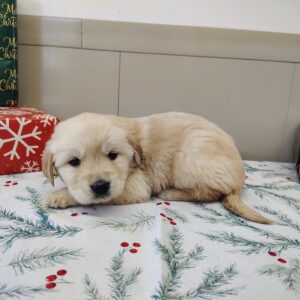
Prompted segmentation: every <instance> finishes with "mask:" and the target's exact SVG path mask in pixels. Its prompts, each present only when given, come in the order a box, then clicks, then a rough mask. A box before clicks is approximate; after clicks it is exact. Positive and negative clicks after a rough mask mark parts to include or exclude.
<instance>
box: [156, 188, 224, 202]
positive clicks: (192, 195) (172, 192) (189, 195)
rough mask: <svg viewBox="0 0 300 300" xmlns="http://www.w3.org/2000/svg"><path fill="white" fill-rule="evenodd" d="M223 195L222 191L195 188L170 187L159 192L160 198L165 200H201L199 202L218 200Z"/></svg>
mask: <svg viewBox="0 0 300 300" xmlns="http://www.w3.org/2000/svg"><path fill="white" fill-rule="evenodd" d="M220 196H221V194H220V193H216V192H214V191H211V192H210V193H209V192H208V191H198V190H193V189H182V190H181V189H175V188H173V189H168V190H164V191H162V192H161V193H159V194H158V197H159V198H162V199H164V200H174V201H199V202H211V201H215V200H218V198H219V197H220Z"/></svg>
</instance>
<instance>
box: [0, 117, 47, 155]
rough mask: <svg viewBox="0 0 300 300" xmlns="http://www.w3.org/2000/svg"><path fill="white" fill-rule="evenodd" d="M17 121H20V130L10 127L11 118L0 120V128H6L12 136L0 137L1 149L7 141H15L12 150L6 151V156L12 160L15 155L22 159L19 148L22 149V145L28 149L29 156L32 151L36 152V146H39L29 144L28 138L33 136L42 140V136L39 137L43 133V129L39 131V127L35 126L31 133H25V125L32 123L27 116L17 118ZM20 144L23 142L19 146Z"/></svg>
mask: <svg viewBox="0 0 300 300" xmlns="http://www.w3.org/2000/svg"><path fill="white" fill-rule="evenodd" d="M16 120H17V122H18V123H19V128H18V132H14V131H13V130H12V129H11V128H10V127H9V119H8V118H7V119H6V120H5V123H4V121H0V130H6V131H7V132H9V133H10V134H11V135H12V137H10V138H7V139H1V138H0V149H1V148H2V146H3V145H4V144H5V143H9V142H14V143H13V147H12V149H11V150H10V151H8V152H6V153H4V156H9V157H10V160H13V159H14V158H15V157H16V158H17V159H20V155H19V153H18V150H20V147H21V145H23V147H24V148H25V149H26V156H29V154H30V153H33V154H34V153H35V150H34V149H35V148H38V146H37V145H29V144H28V143H27V142H26V139H28V138H30V137H33V138H35V139H37V140H41V138H40V137H39V135H40V134H41V133H42V132H41V131H37V130H38V127H37V126H35V127H34V129H33V131H32V132H30V133H26V134H24V133H23V131H24V127H25V126H26V125H28V124H30V123H31V120H27V121H26V120H25V118H16ZM19 144H21V145H20V146H19Z"/></svg>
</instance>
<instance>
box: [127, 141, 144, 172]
mask: <svg viewBox="0 0 300 300" xmlns="http://www.w3.org/2000/svg"><path fill="white" fill-rule="evenodd" d="M129 144H130V145H131V147H132V149H133V159H134V162H135V163H136V164H137V165H138V166H139V167H141V166H142V158H143V152H142V148H141V147H140V145H139V143H138V140H137V139H134V138H129Z"/></svg>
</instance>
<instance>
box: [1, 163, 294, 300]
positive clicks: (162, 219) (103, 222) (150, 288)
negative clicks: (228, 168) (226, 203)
mask: <svg viewBox="0 0 300 300" xmlns="http://www.w3.org/2000/svg"><path fill="white" fill-rule="evenodd" d="M245 164H246V169H247V177H246V184H245V190H244V193H243V201H244V202H245V203H247V204H248V205H250V206H252V207H255V208H256V209H257V210H259V211H261V212H262V213H263V214H264V215H266V216H268V217H269V218H271V219H273V220H274V221H275V222H276V224H274V225H261V224H256V223H252V222H249V221H245V220H243V219H241V218H239V217H237V216H235V215H233V214H231V213H230V212H228V211H226V210H225V209H224V208H223V206H222V205H221V203H211V204H205V205H203V204H197V203H183V202H165V201H163V200H161V199H152V200H151V201H149V202H148V203H145V204H137V205H128V206H109V205H107V206H99V207H89V208H86V207H78V208H70V209H65V210H54V209H47V208H45V207H44V205H43V203H44V198H45V197H46V196H47V195H48V194H49V193H50V192H51V191H52V187H51V186H50V185H49V184H48V183H47V182H46V180H45V177H43V175H42V173H31V174H20V175H13V176H1V177H0V247H1V254H0V299H64V300H67V299H72V300H76V299H79V300H81V299H83V300H84V299H95V300H96V299H117V300H120V299H138V300H144V299H177V300H179V299H220V298H225V299H243V300H247V299H248V300H253V299H256V300H257V299H263V300H268V299H272V300H274V299H300V218H299V216H300V184H299V183H298V182H297V176H296V172H295V170H294V165H292V164H283V163H270V162H245ZM61 186H62V183H61V182H57V184H56V188H59V187H61Z"/></svg>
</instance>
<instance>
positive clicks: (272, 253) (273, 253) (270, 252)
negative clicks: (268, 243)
mask: <svg viewBox="0 0 300 300" xmlns="http://www.w3.org/2000/svg"><path fill="white" fill-rule="evenodd" d="M268 254H269V255H271V256H276V255H277V254H276V252H273V251H269V252H268Z"/></svg>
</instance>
